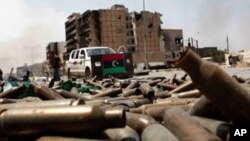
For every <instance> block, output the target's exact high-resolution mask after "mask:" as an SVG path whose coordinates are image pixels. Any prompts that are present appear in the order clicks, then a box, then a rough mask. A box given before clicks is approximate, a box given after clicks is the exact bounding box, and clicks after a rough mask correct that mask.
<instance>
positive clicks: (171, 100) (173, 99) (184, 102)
mask: <svg viewBox="0 0 250 141" xmlns="http://www.w3.org/2000/svg"><path fill="white" fill-rule="evenodd" d="M196 101H197V98H177V97H170V98H165V99H157V100H156V101H155V103H165V104H172V105H187V104H189V103H195V102H196Z"/></svg>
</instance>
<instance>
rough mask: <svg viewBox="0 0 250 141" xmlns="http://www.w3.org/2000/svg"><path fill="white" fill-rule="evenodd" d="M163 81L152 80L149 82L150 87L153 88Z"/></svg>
mask: <svg viewBox="0 0 250 141" xmlns="http://www.w3.org/2000/svg"><path fill="white" fill-rule="evenodd" d="M161 81H162V80H161V79H156V80H151V81H149V82H148V84H149V86H151V87H153V86H155V85H157V84H158V83H159V82H161Z"/></svg>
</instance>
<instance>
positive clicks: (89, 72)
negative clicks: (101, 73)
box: [84, 68, 92, 79]
mask: <svg viewBox="0 0 250 141" xmlns="http://www.w3.org/2000/svg"><path fill="white" fill-rule="evenodd" d="M84 77H85V79H90V78H92V72H91V70H90V69H89V68H86V69H85V75H84Z"/></svg>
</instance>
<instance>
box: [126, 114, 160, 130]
mask: <svg viewBox="0 0 250 141" xmlns="http://www.w3.org/2000/svg"><path fill="white" fill-rule="evenodd" d="M126 120H127V121H126V122H127V125H128V126H130V127H131V128H133V129H135V130H136V131H137V132H139V133H141V132H142V131H143V130H144V129H145V128H146V127H148V126H149V125H151V124H155V123H157V121H155V120H154V119H153V118H152V117H150V116H146V115H141V114H136V113H130V112H126Z"/></svg>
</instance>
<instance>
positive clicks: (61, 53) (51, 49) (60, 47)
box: [44, 41, 67, 74]
mask: <svg viewBox="0 0 250 141" xmlns="http://www.w3.org/2000/svg"><path fill="white" fill-rule="evenodd" d="M66 54H67V53H66V43H65V42H63V41H61V42H50V43H48V45H47V46H46V62H47V64H46V65H47V70H44V71H49V72H50V71H51V68H52V66H53V64H54V61H55V56H58V57H59V58H60V60H61V63H62V68H63V70H62V73H63V74H65V70H64V69H65V67H64V66H65V61H66ZM50 73H51V72H50Z"/></svg>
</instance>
